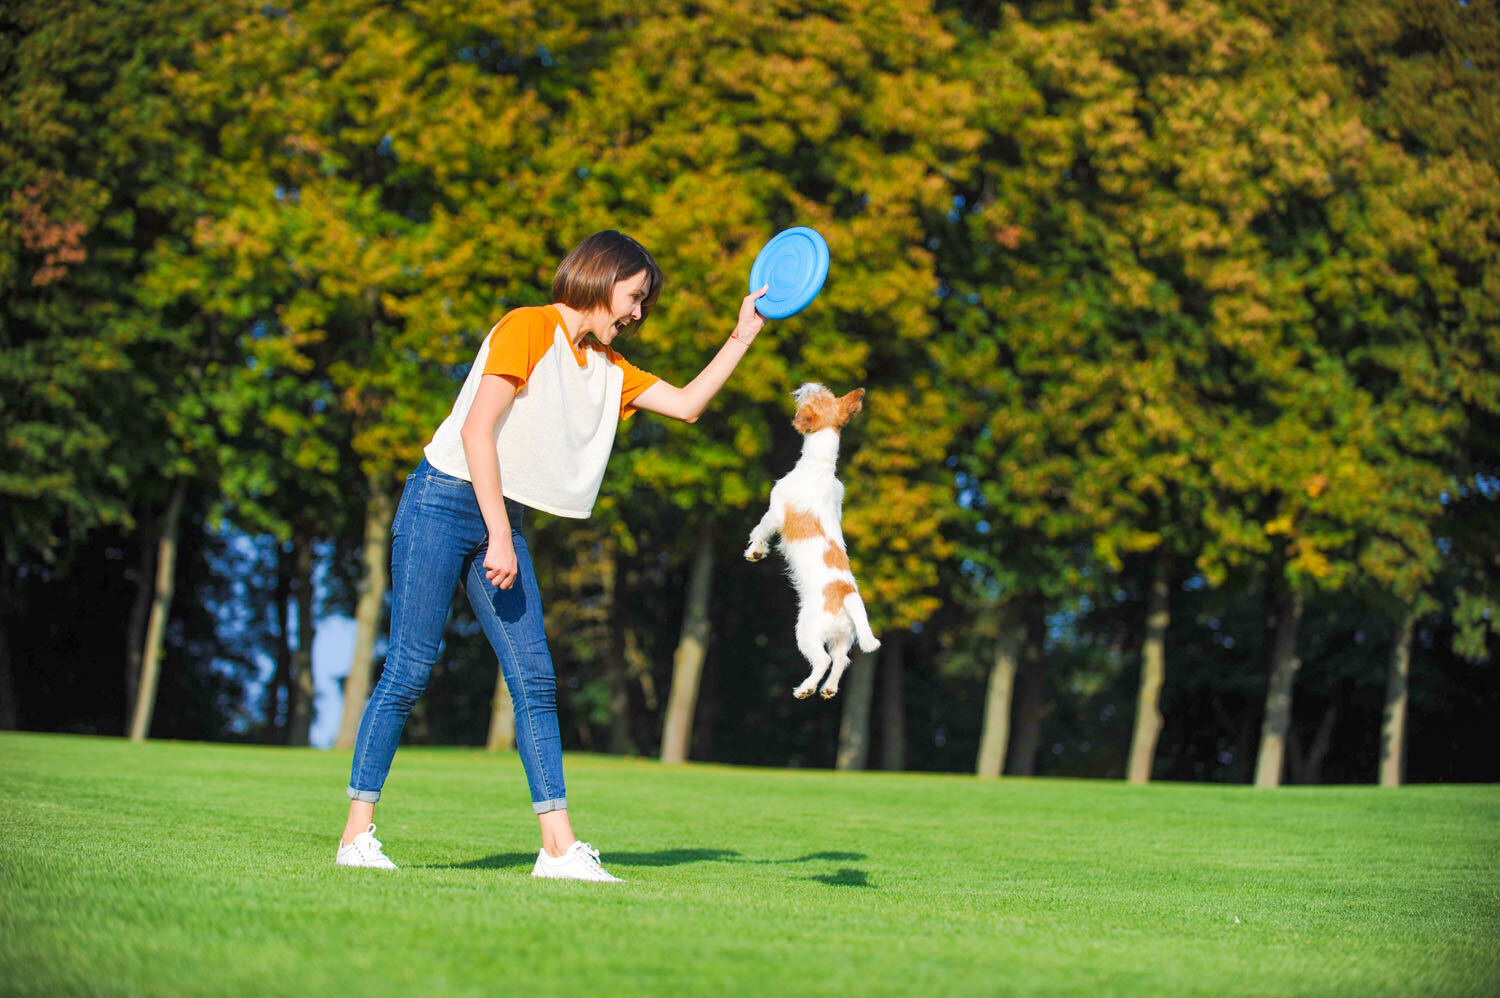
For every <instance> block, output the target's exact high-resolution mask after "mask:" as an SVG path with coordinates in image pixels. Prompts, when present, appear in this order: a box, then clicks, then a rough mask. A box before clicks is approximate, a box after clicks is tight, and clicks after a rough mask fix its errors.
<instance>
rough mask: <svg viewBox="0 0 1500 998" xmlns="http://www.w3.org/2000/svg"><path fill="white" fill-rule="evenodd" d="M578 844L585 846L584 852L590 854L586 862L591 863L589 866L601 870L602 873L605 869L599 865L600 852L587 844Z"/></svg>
mask: <svg viewBox="0 0 1500 998" xmlns="http://www.w3.org/2000/svg"><path fill="white" fill-rule="evenodd" d="M578 844H579V845H581V846H583V851H584V852H586V853H588V855H589V859H588V860H585V861H584V862H587V863H589V865H591V866H592V867H593V868H594V869H596V870H599V871H600V872H601V873H602V872H603V867H601V866H600V865H599V850H598V849H595V848H594V847H593V846H591V845H589V844H588V843H587V842H580V843H578Z"/></svg>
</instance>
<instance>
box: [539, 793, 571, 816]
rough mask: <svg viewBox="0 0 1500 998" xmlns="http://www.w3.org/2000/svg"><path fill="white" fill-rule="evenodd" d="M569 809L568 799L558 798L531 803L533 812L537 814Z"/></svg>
mask: <svg viewBox="0 0 1500 998" xmlns="http://www.w3.org/2000/svg"><path fill="white" fill-rule="evenodd" d="M567 809H568V798H566V797H557V798H554V799H552V800H534V801H532V802H531V810H532V811H533V812H534V813H536V814H546V813H547V812H548V811H566V810H567Z"/></svg>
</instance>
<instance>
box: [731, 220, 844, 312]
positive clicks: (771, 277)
mask: <svg viewBox="0 0 1500 998" xmlns="http://www.w3.org/2000/svg"><path fill="white" fill-rule="evenodd" d="M827 279H828V244H827V243H826V242H824V241H823V237H822V236H820V235H818V233H817V231H816V230H814V229H809V228H808V227H807V226H805V225H797V226H793V227H792V228H790V229H783V230H781V231H780V232H778V233H776V235H774V236H772V237H771V240H770V242H768V243H766V245H765V246H764V247H762V248H761V251H760V255H759V256H757V257H756V258H755V263H753V264H751V266H750V290H751V291H759V290H760V289H761V288H762V287H765V286H767V285H769V288H768V289H767V291H766V293H765V294H763V295H761V296H760V297H759V298H757V299H756V300H755V309H756V311H758V312H759V313H760V314H761V315H763V316H765V317H766V318H767V319H785V318H786V317H787V316H789V315H796V314H797V313H798V312H800V311H802V310H803V309H804V308H806V307H807V306H808V305H809V304H811V302H812V300H813V299H814V298H816V297H818V292H819V291H822V290H823V282H824V281H825V280H827Z"/></svg>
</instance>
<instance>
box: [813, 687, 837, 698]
mask: <svg viewBox="0 0 1500 998" xmlns="http://www.w3.org/2000/svg"><path fill="white" fill-rule="evenodd" d="M818 692H819V693H821V694H822V695H823V699H824V700H832V699H833V698H834V697H836V696H838V695H839V688H838V687H837V686H825V687H823V688H822V689H821V690H819V691H818Z"/></svg>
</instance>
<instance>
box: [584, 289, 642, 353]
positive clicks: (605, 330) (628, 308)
mask: <svg viewBox="0 0 1500 998" xmlns="http://www.w3.org/2000/svg"><path fill="white" fill-rule="evenodd" d="M650 283H651V275H650V273H648V272H647V271H644V270H642V271H640V272H639V273H636V274H632V275H630V276H629V277H627V278H625V279H624V280H620V281H616V282H615V288H614V291H613V292H612V293H611V295H610V304H609V308H608V309H603V308H601V309H595V310H594V318H595V320H596V321H595V323H594V336H595V337H596V338H597V339H598V340H599V342H600V343H603V344H604V345H605V346H609V344H610V341H611V340H613V339H614V338H615V336H616V335H618V334H619V332H620V328H621V327H622V326H625V325H628V324H629V323H631V322H635V321H638V320H639V319H640V317H641V302H643V301H645V300H646V291H647V288H648V286H649V285H650Z"/></svg>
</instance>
